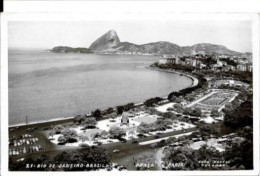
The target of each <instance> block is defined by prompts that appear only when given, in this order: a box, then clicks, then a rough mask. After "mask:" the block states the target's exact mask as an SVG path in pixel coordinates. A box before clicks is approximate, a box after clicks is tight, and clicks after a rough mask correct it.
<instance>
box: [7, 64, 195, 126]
mask: <svg viewBox="0 0 260 176" xmlns="http://www.w3.org/2000/svg"><path fill="white" fill-rule="evenodd" d="M145 68H147V69H149V70H155V71H161V72H167V73H174V74H179V75H181V74H182V75H183V76H186V77H188V78H190V79H191V80H192V84H191V85H190V86H189V87H194V86H196V85H197V84H198V79H197V78H196V77H194V76H192V75H189V74H187V73H182V72H178V71H174V70H163V69H159V68H151V67H150V66H146V67H145ZM184 89H185V88H184ZM167 97H168V96H164V97H162V98H163V99H165V100H166V99H167ZM143 103H144V102H139V103H135V104H134V106H142V105H143ZM87 115H91V114H90V113H88V114H87ZM73 118H74V117H58V118H53V119H50V120H41V121H32V122H30V123H28V124H25V123H19V124H14V125H9V126H8V128H15V127H26V126H31V125H39V124H44V123H54V122H55V123H57V122H61V123H62V122H65V121H70V120H73Z"/></svg>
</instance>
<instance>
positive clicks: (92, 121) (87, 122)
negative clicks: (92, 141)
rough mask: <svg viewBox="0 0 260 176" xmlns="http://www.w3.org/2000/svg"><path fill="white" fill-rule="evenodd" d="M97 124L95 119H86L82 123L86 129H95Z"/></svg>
mask: <svg viewBox="0 0 260 176" xmlns="http://www.w3.org/2000/svg"><path fill="white" fill-rule="evenodd" d="M96 124H97V121H96V119H95V118H94V117H89V118H86V119H85V121H84V122H83V123H82V125H84V127H85V128H87V129H88V128H95V127H96Z"/></svg>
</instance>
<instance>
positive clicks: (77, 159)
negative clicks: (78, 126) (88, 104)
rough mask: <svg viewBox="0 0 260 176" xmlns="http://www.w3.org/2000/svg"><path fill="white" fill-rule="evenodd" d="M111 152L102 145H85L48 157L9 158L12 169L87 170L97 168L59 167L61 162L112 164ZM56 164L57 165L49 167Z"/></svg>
mask: <svg viewBox="0 0 260 176" xmlns="http://www.w3.org/2000/svg"><path fill="white" fill-rule="evenodd" d="M110 157H111V155H110V153H109V152H108V151H107V150H106V149H104V148H101V147H94V146H93V147H88V146H85V147H84V148H82V149H78V150H74V151H68V152H65V151H63V152H59V153H58V154H56V155H54V156H53V157H48V156H46V155H41V156H38V157H30V158H28V159H25V160H24V161H23V162H16V161H14V160H12V159H11V160H9V169H10V170H11V171H86V170H96V169H97V168H95V167H82V168H80V167H68V168H64V167H59V166H61V164H79V163H80V164H84V165H85V166H86V165H87V164H91V163H92V164H102V165H109V164H110ZM28 163H30V164H34V165H35V166H37V165H44V164H46V166H47V167H46V168H45V167H33V168H26V164H28ZM50 164H51V165H53V164H55V167H49V166H50Z"/></svg>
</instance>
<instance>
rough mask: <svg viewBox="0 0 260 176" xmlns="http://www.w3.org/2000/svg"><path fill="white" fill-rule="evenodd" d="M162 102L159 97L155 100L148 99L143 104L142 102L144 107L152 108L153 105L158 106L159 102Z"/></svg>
mask: <svg viewBox="0 0 260 176" xmlns="http://www.w3.org/2000/svg"><path fill="white" fill-rule="evenodd" d="M162 100H163V98H161V97H155V98H150V99H148V100H146V101H145V102H144V105H145V106H146V107H152V106H154V105H155V104H158V103H159V102H160V101H162Z"/></svg>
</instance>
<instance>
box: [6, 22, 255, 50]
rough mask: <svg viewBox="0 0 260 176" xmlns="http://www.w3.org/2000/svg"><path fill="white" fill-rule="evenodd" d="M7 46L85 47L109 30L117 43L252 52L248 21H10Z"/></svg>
mask: <svg viewBox="0 0 260 176" xmlns="http://www.w3.org/2000/svg"><path fill="white" fill-rule="evenodd" d="M8 28H9V30H8V31H9V33H8V35H9V38H8V42H9V47H8V49H51V48H53V47H55V46H69V47H85V48H88V47H89V46H90V45H91V43H92V42H94V41H95V40H96V39H98V38H99V37H100V36H102V35H103V34H105V33H106V32H107V31H109V30H112V29H113V30H115V31H116V32H117V35H118V37H119V39H120V41H121V42H130V43H134V44H137V45H141V44H146V43H151V42H158V41H167V42H171V43H175V44H177V45H179V46H192V45H194V44H198V43H211V44H216V45H223V46H226V47H227V48H228V49H230V50H234V51H238V52H243V53H245V52H252V41H251V40H252V31H251V21H238V20H236V21H224V20H222V21H213V20H207V21H130V20H128V21H68V22H66V21H42V22H40V21H13V22H9V25H8Z"/></svg>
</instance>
